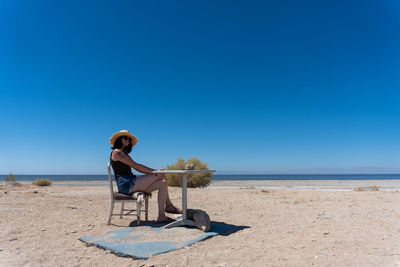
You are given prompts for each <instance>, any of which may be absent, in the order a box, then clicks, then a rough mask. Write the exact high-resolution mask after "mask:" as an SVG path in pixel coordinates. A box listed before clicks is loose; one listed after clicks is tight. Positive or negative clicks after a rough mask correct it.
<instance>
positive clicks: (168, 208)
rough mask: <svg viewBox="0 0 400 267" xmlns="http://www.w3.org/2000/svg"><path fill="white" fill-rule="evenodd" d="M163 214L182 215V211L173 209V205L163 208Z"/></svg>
mask: <svg viewBox="0 0 400 267" xmlns="http://www.w3.org/2000/svg"><path fill="white" fill-rule="evenodd" d="M165 212H168V213H172V214H182V210H181V209H179V208H177V207H175V206H174V205H172V204H171V205H168V206H165Z"/></svg>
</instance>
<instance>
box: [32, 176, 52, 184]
mask: <svg viewBox="0 0 400 267" xmlns="http://www.w3.org/2000/svg"><path fill="white" fill-rule="evenodd" d="M32 184H33V185H38V186H49V185H51V180H49V179H44V178H38V179H36V180H35V181H33V182H32Z"/></svg>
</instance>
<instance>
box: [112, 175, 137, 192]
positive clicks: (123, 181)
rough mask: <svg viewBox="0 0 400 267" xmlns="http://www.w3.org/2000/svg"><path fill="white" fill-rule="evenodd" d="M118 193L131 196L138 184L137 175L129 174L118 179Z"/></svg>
mask: <svg viewBox="0 0 400 267" xmlns="http://www.w3.org/2000/svg"><path fill="white" fill-rule="evenodd" d="M116 180H117V186H118V193H121V194H124V195H129V193H130V191H131V188H132V186H133V185H134V184H135V182H136V175H133V174H129V175H125V176H119V177H117V179H116Z"/></svg>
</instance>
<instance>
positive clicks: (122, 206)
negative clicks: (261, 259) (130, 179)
mask: <svg viewBox="0 0 400 267" xmlns="http://www.w3.org/2000/svg"><path fill="white" fill-rule="evenodd" d="M124 204H125V202H122V203H121V213H120V214H119V218H120V219H122V214H124Z"/></svg>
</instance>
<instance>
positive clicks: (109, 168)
mask: <svg viewBox="0 0 400 267" xmlns="http://www.w3.org/2000/svg"><path fill="white" fill-rule="evenodd" d="M107 171H108V181H109V182H110V193H111V198H113V197H114V187H113V178H112V174H111V162H109V163H108V165H107Z"/></svg>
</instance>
